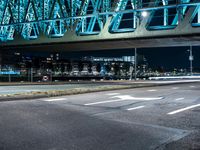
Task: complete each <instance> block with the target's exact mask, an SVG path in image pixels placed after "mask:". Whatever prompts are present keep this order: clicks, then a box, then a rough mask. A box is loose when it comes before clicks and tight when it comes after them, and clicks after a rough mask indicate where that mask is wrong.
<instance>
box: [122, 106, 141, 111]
mask: <svg viewBox="0 0 200 150" xmlns="http://www.w3.org/2000/svg"><path fill="white" fill-rule="evenodd" d="M144 107H145V106H138V107H133V108H128V109H126V110H129V111H130V110H136V109H141V108H144Z"/></svg>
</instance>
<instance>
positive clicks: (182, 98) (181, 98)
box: [175, 97, 185, 101]
mask: <svg viewBox="0 0 200 150" xmlns="http://www.w3.org/2000/svg"><path fill="white" fill-rule="evenodd" d="M184 99H185V98H184V97H180V98H177V99H175V101H180V100H184Z"/></svg>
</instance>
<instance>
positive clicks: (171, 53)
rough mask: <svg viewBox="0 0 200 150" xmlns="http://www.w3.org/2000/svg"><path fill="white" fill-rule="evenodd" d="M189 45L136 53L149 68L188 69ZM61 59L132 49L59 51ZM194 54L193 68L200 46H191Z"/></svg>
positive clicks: (197, 63)
mask: <svg viewBox="0 0 200 150" xmlns="http://www.w3.org/2000/svg"><path fill="white" fill-rule="evenodd" d="M188 49H189V47H168V48H145V49H138V54H139V55H143V56H144V57H145V58H146V60H147V62H148V65H149V67H151V68H154V69H156V68H164V69H165V70H172V69H174V68H178V69H181V68H183V69H188V68H189V60H188V59H189V52H188V51H187V50H188ZM58 53H60V57H61V59H71V58H76V59H80V58H81V57H84V56H94V57H121V56H130V55H134V49H121V50H98V51H81V52H78V51H76V52H73V51H70V52H67V51H66V52H63V51H62V52H59V51H58ZM24 54H25V55H26V56H30V57H32V56H44V57H48V56H50V52H47V51H45V52H42V51H37V52H36V51H33V52H30V51H29V52H26V53H24ZM193 55H194V62H193V66H194V68H197V69H198V68H200V47H193Z"/></svg>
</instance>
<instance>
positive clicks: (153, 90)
mask: <svg viewBox="0 0 200 150" xmlns="http://www.w3.org/2000/svg"><path fill="white" fill-rule="evenodd" d="M147 91H148V92H155V91H157V90H155V89H152V90H147Z"/></svg>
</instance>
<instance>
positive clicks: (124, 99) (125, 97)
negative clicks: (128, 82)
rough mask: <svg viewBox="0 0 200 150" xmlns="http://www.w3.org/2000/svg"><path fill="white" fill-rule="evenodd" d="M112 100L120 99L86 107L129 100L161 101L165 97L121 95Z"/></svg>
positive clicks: (95, 103)
mask: <svg viewBox="0 0 200 150" xmlns="http://www.w3.org/2000/svg"><path fill="white" fill-rule="evenodd" d="M112 98H119V99H116V100H107V101H99V102H94V103H87V104H84V105H86V106H89V105H97V104H105V103H112V102H120V101H128V100H144V101H151V100H160V99H163V98H164V97H155V98H153V97H143V98H142V97H132V96H130V95H119V96H113V97H112Z"/></svg>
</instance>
